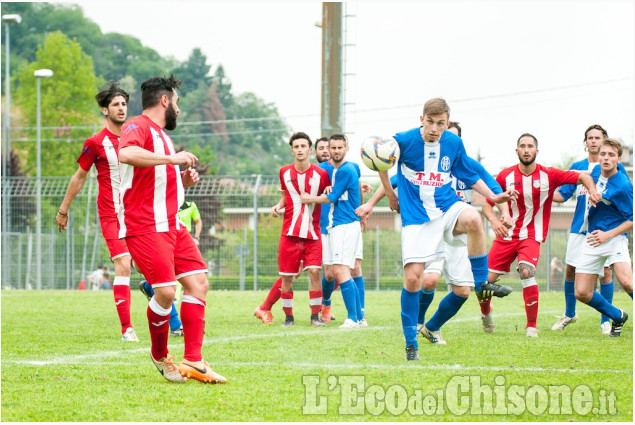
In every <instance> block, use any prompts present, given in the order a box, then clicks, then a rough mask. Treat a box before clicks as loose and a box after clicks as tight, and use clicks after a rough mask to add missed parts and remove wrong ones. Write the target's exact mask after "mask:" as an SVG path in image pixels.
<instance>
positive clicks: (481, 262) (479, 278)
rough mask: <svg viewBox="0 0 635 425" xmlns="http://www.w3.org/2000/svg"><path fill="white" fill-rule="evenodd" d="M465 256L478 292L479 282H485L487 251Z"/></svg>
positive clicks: (479, 288)
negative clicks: (481, 253)
mask: <svg viewBox="0 0 635 425" xmlns="http://www.w3.org/2000/svg"><path fill="white" fill-rule="evenodd" d="M467 258H469V260H470V263H471V264H472V275H473V276H474V290H475V291H476V292H478V291H480V290H481V284H483V283H485V282H487V273H488V272H487V253H485V254H483V255H476V256H474V257H467ZM426 327H427V326H426ZM428 329H430V328H428Z"/></svg>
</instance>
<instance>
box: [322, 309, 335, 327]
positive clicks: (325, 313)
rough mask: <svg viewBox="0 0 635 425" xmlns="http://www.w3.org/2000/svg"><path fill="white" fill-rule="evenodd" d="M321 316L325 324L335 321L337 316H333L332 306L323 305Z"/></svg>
mask: <svg viewBox="0 0 635 425" xmlns="http://www.w3.org/2000/svg"><path fill="white" fill-rule="evenodd" d="M320 315H321V316H322V320H323V321H324V323H329V322H330V321H331V320H335V316H333V315H332V314H331V306H330V305H323V306H322V311H321V312H320Z"/></svg>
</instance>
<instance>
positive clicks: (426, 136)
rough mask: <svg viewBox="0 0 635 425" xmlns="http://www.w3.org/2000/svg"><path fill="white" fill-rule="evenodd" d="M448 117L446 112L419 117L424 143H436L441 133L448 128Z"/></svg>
mask: <svg viewBox="0 0 635 425" xmlns="http://www.w3.org/2000/svg"><path fill="white" fill-rule="evenodd" d="M449 118H450V117H449V116H448V113H447V112H444V113H442V114H439V115H427V114H426V115H424V116H422V117H421V125H422V126H423V140H424V141H426V142H431V143H434V142H438V141H439V139H441V135H442V134H443V131H444V130H445V129H446V128H448V123H449Z"/></svg>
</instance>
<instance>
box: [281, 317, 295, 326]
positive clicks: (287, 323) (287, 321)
mask: <svg viewBox="0 0 635 425" xmlns="http://www.w3.org/2000/svg"><path fill="white" fill-rule="evenodd" d="M294 324H295V322H294V320H293V316H286V317H285V319H284V323H283V324H282V326H293V325H294Z"/></svg>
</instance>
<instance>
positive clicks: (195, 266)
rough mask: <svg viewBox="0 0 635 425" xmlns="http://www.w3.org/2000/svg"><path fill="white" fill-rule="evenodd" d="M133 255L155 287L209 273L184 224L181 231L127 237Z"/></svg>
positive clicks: (138, 267)
mask: <svg viewBox="0 0 635 425" xmlns="http://www.w3.org/2000/svg"><path fill="white" fill-rule="evenodd" d="M126 242H127V243H128V248H129V249H130V254H132V259H133V260H134V261H135V263H136V267H137V271H139V272H141V273H142V274H143V276H144V277H145V278H146V280H147V281H148V283H149V284H150V285H152V287H153V288H156V287H161V286H171V285H176V281H177V279H180V278H182V277H184V276H189V275H193V274H197V273H207V266H206V265H205V261H203V257H202V256H201V253H200V251H199V250H198V247H197V246H196V244H195V243H194V239H192V236H191V235H190V234H189V233H188V231H187V229H186V228H185V226H183V227H182V228H181V229H180V230H171V231H169V232H161V233H147V234H145V235H138V236H128V237H126Z"/></svg>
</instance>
